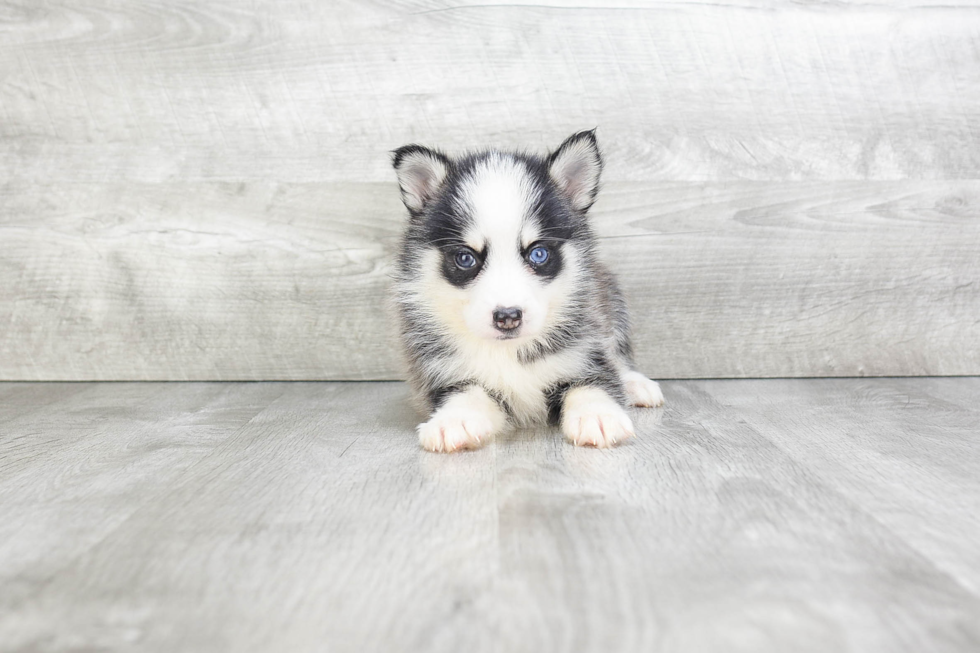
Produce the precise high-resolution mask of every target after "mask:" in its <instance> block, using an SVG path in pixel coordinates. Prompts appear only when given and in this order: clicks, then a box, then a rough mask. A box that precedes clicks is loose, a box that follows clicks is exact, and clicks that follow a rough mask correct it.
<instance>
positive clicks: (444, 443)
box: [418, 385, 507, 453]
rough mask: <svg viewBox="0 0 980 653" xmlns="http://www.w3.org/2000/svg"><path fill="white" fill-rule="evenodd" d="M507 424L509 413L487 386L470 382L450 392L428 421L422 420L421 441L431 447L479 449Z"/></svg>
mask: <svg viewBox="0 0 980 653" xmlns="http://www.w3.org/2000/svg"><path fill="white" fill-rule="evenodd" d="M506 425H507V415H506V414H505V413H504V411H503V410H502V409H501V407H500V406H499V405H498V404H497V402H496V401H494V400H493V399H492V398H491V397H490V395H488V394H487V392H486V390H484V389H483V388H481V387H480V386H478V385H471V386H467V387H466V388H464V389H462V390H458V391H455V392H453V393H452V394H450V395H448V396H447V397H446V398H445V400H444V401H443V402H442V405H441V406H439V408H438V409H437V410H436V412H434V413H433V414H432V416H431V417H430V418H429V421H428V422H425V423H423V424H419V427H418V432H419V443H421V445H422V447H423V448H425V449H427V450H429V451H445V452H447V453H448V452H452V451H457V450H459V449H478V448H479V447H482V446H483V445H484V444H486V442H487V440H489V439H490V438H491V437H492V436H493V435H495V434H497V433H499V432H500V431H502V430H503V429H504V427H505V426H506Z"/></svg>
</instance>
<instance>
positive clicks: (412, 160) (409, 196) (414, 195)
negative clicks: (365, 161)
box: [392, 145, 451, 213]
mask: <svg viewBox="0 0 980 653" xmlns="http://www.w3.org/2000/svg"><path fill="white" fill-rule="evenodd" d="M392 154H393V158H392V165H394V166H395V173H396V174H397V175H398V185H399V186H400V187H401V190H402V201H403V202H405V206H406V207H407V208H408V210H409V211H411V212H412V213H418V212H420V211H421V210H422V209H423V208H424V207H425V205H426V203H428V202H429V200H431V199H432V198H433V197H434V196H435V194H436V192H437V191H438V190H439V187H440V186H442V182H444V181H445V180H446V175H447V174H449V166H450V165H451V163H450V161H449V159H448V158H447V157H446V155H444V154H443V153H441V152H437V151H436V150H430V149H429V148H427V147H422V146H421V145H406V146H404V147H400V148H398V149H397V150H395V151H394V152H393V153H392Z"/></svg>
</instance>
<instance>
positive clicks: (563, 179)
mask: <svg viewBox="0 0 980 653" xmlns="http://www.w3.org/2000/svg"><path fill="white" fill-rule="evenodd" d="M601 171H602V156H601V155H600V154H599V144H598V143H597V142H596V139H595V130H594V129H593V130H591V131H585V132H579V133H577V134H575V135H573V136H569V137H568V138H567V139H566V140H565V142H564V143H562V144H561V145H559V146H558V149H557V150H555V151H554V153H552V155H551V156H549V157H548V172H549V173H550V174H551V178H552V179H553V180H554V182H555V183H556V184H558V188H560V189H561V190H562V191H564V192H565V194H566V195H567V196H568V198H569V199H570V200H571V201H572V206H573V207H575V208H576V209H578V210H579V211H585V210H586V209H588V208H589V207H590V206H592V203H593V202H595V197H596V195H597V194H598V193H599V173H600V172H601Z"/></svg>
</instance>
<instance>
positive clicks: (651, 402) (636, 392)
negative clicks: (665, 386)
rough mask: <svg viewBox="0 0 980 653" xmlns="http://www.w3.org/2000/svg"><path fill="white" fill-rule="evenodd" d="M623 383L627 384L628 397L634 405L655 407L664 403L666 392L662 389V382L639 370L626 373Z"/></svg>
mask: <svg viewBox="0 0 980 653" xmlns="http://www.w3.org/2000/svg"><path fill="white" fill-rule="evenodd" d="M623 385H624V386H626V399H627V400H629V402H630V405H632V406H645V407H648V408H653V407H656V406H663V405H664V393H663V392H661V391H660V384H659V383H657V382H656V381H651V380H650V379H648V378H647V377H645V376H643V375H642V374H640V373H639V372H632V371H630V372H626V373H624V374H623Z"/></svg>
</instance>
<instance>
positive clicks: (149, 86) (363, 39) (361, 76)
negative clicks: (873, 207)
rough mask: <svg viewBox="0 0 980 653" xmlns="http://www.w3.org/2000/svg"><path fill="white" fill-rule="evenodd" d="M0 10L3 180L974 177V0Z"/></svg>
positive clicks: (110, 4) (979, 56)
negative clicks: (593, 169)
mask: <svg viewBox="0 0 980 653" xmlns="http://www.w3.org/2000/svg"><path fill="white" fill-rule="evenodd" d="M903 4H904V5H905V6H901V5H898V6H896V5H893V4H890V3H882V2H879V3H873V4H868V3H833V4H824V3H796V2H791V1H789V0H785V1H779V2H765V3H761V4H760V3H750V2H744V1H742V2H721V3H704V2H662V1H660V2H658V1H653V2H628V3H612V4H607V3H603V4H602V5H601V6H599V5H598V3H596V4H595V5H594V6H587V4H586V5H582V4H580V3H578V2H567V1H563V2H551V3H543V4H535V5H526V4H516V3H493V4H485V3H456V2H452V3H449V2H441V1H430V0H409V1H404V2H395V3H389V2H361V1H359V0H358V1H355V0H346V1H337V2H329V3H311V2H307V1H305V0H289V1H286V2H282V1H279V0H275V1H273V0H264V1H257V2H250V3H247V4H242V3H238V2H232V1H230V0H209V1H208V2H197V1H196V0H183V1H179V2H168V3H152V2H148V1H140V2H132V3H120V2H115V1H113V0H98V1H92V0H84V1H80V0H62V1H60V2H43V3H38V2H34V1H33V0H32V1H30V2H27V1H26V0H20V1H10V0H4V2H3V3H2V4H0V8H2V9H0V11H2V14H0V15H2V16H3V26H4V27H3V29H2V30H0V51H2V52H3V53H4V54H3V55H2V58H0V62H2V63H0V66H2V72H3V75H2V77H0V79H2V80H3V81H2V86H0V104H2V111H0V118H2V120H0V136H2V137H3V138H4V139H5V141H6V143H7V144H8V147H5V148H4V149H3V151H2V152H0V178H9V179H16V180H32V181H41V182H43V181H48V180H51V179H54V180H58V181H69V180H71V181H87V182H93V181H116V180H123V179H124V180H131V181H173V180H196V179H212V180H227V181H242V180H246V181H248V180H251V181H256V180H266V179H270V178H271V179H277V180H282V181H287V180H288V181H295V182H313V181H316V182H319V181H340V180H343V181H355V182H363V181H386V180H389V179H390V178H391V175H390V170H389V168H388V162H387V157H386V156H385V153H386V151H388V150H390V149H392V148H394V147H398V146H399V145H402V144H404V143H407V142H410V141H424V142H428V143H432V144H434V145H441V146H444V147H447V148H469V147H474V146H476V145H482V144H485V143H495V144H499V145H503V146H518V147H525V146H527V147H533V148H546V147H554V146H555V145H556V144H557V143H558V142H559V141H560V139H561V138H563V137H564V136H566V135H567V134H568V133H571V132H572V131H574V130H578V129H581V128H583V127H591V126H594V125H599V126H600V130H601V135H602V139H603V143H604V144H605V148H606V152H607V154H608V155H609V156H608V160H609V166H608V168H607V172H608V175H609V179H610V180H613V181H622V180H627V179H628V180H639V181H647V180H705V181H716V180H722V179H726V180H727V179H760V180H776V179H832V180H833V179H906V178H914V179H948V178H953V179H964V178H966V179H975V178H977V172H978V170H980V132H978V131H977V129H976V127H975V125H976V121H977V111H978V110H977V107H978V106H980V48H978V45H980V7H978V6H977V4H976V3H975V2H948V3H943V4H941V5H940V4H938V3H932V2H930V3H903Z"/></svg>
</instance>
